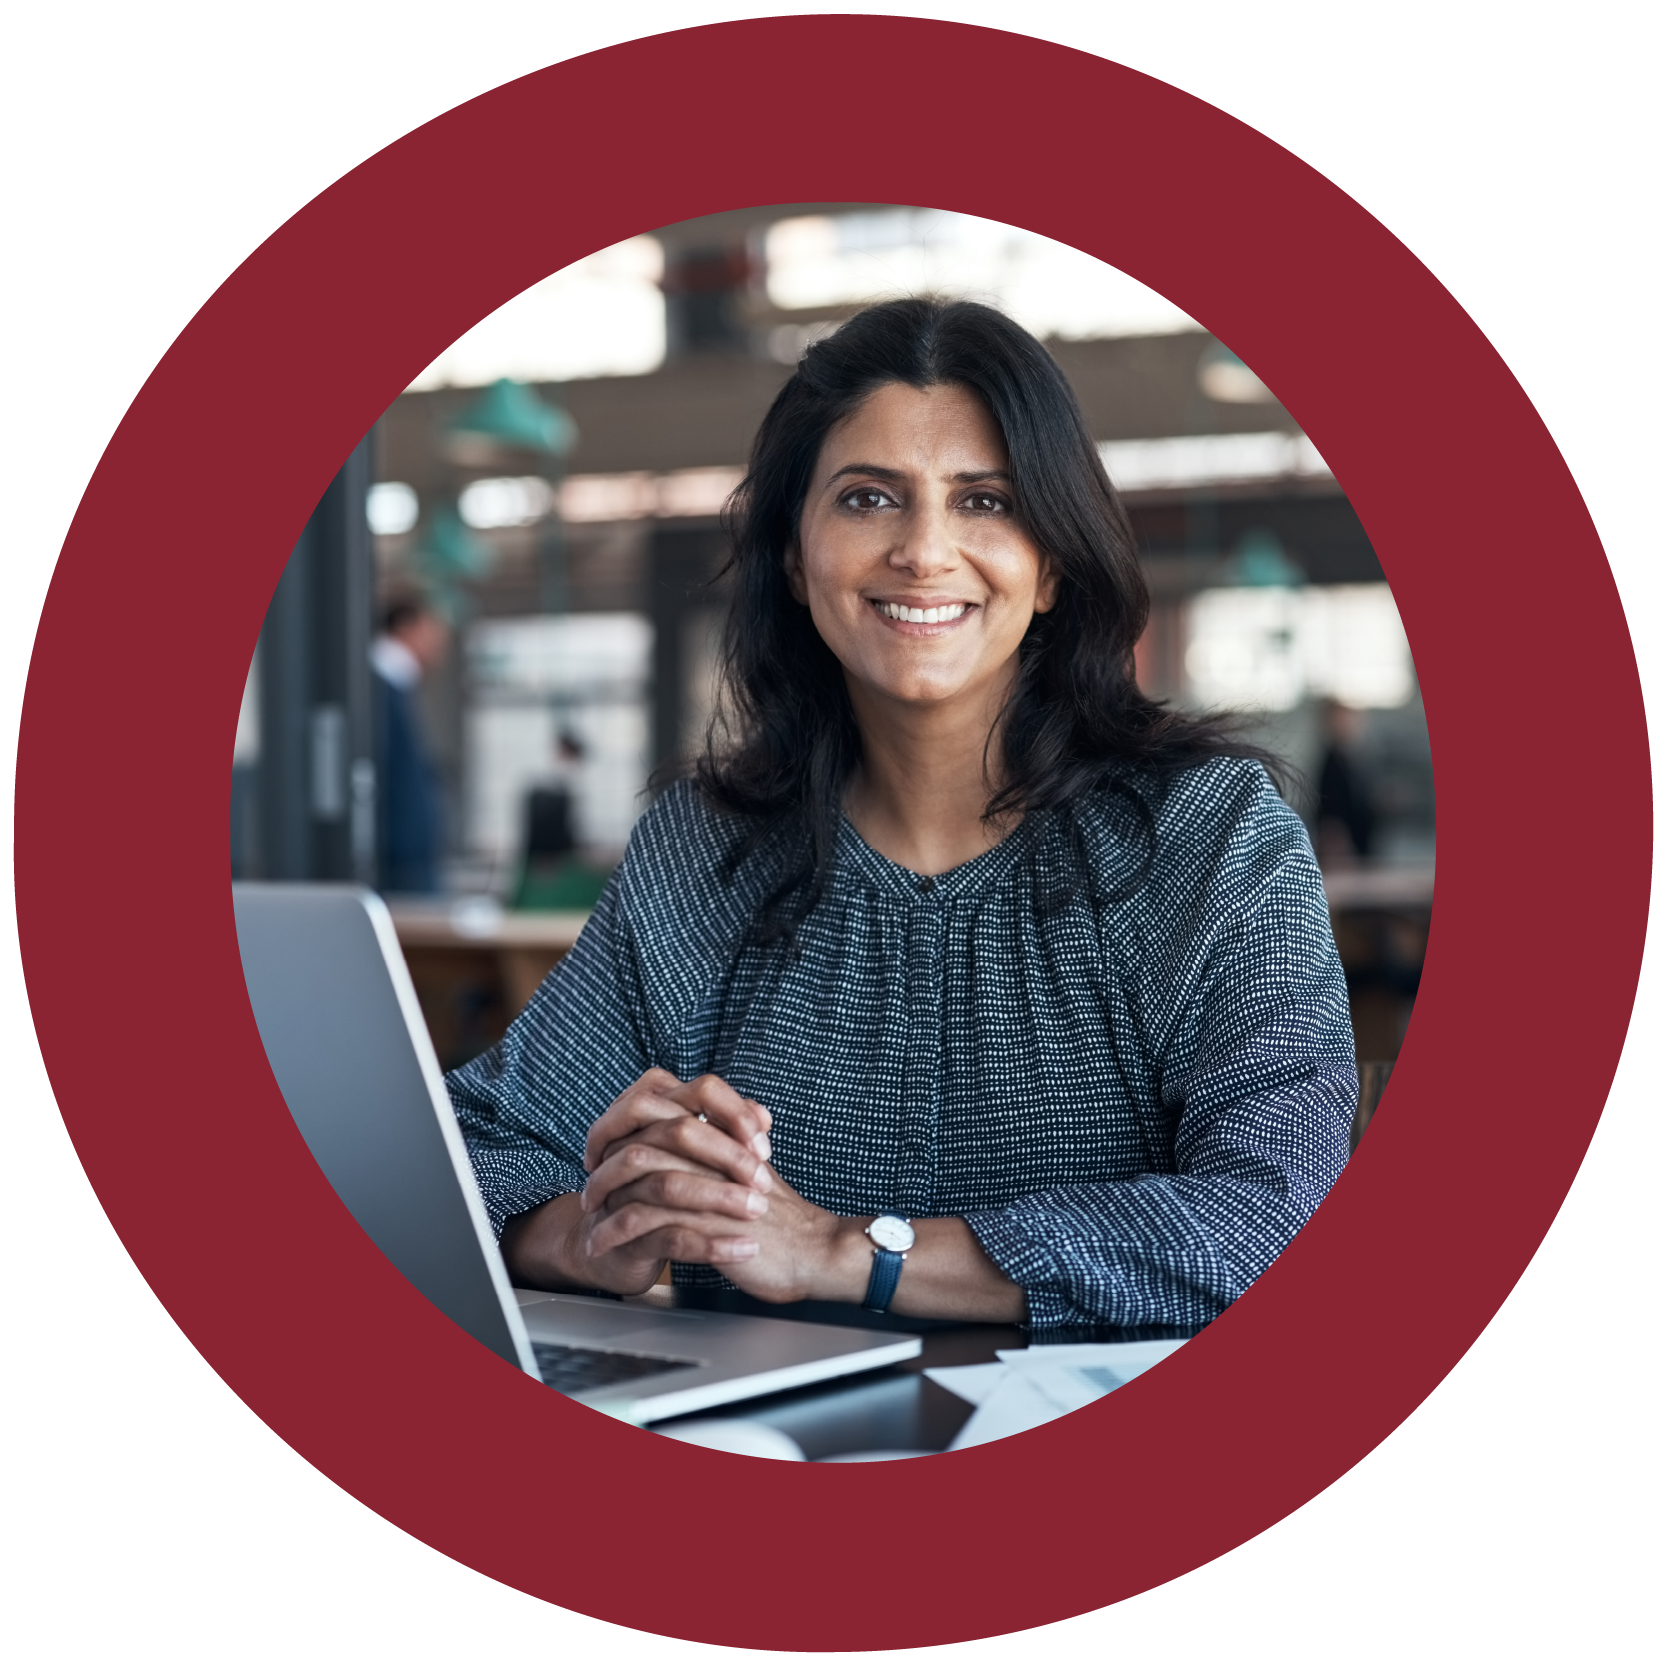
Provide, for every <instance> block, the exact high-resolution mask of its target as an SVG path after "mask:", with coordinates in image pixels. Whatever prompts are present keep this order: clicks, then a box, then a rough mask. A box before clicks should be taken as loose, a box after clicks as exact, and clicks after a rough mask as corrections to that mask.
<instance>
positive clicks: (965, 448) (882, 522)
mask: <svg viewBox="0 0 1667 1667" xmlns="http://www.w3.org/2000/svg"><path fill="white" fill-rule="evenodd" d="M787 573H788V581H789V583H790V585H791V586H792V590H793V594H794V595H795V596H796V597H797V598H798V599H799V601H800V602H803V603H805V604H806V605H807V606H808V607H809V608H810V612H811V617H812V619H814V620H815V622H816V629H817V630H818V631H819V632H820V633H821V635H822V640H823V641H824V642H825V643H827V645H828V647H829V648H831V649H832V650H833V652H834V654H835V655H836V656H837V658H838V659H839V662H840V664H841V665H843V666H844V668H845V672H846V676H847V679H848V680H849V681H850V682H851V683H852V685H853V687H852V694H853V696H854V697H860V694H861V693H862V692H868V693H872V694H875V695H879V696H881V697H887V698H889V699H891V700H893V701H904V702H909V703H911V704H918V705H933V704H941V703H945V702H954V701H957V700H959V699H974V700H979V702H980V705H981V706H982V705H985V704H987V703H988V700H989V699H990V698H991V697H994V699H995V700H996V701H997V702H999V700H1000V699H1001V698H1004V697H1005V694H1006V689H1007V685H1008V682H1009V680H1010V679H1011V677H1012V675H1013V670H1014V668H1015V666H1016V665H1017V656H1018V649H1019V643H1020V640H1021V639H1022V638H1023V636H1024V634H1025V631H1026V629H1027V627H1028V626H1029V624H1030V621H1031V616H1032V615H1033V614H1036V613H1044V612H1046V611H1047V610H1048V609H1049V608H1051V607H1052V606H1053V601H1054V593H1055V589H1056V586H1057V579H1056V576H1055V574H1054V571H1053V568H1052V565H1051V564H1050V563H1049V562H1048V561H1047V560H1045V559H1044V557H1043V556H1042V554H1041V553H1040V551H1038V550H1037V548H1036V546H1035V545H1034V544H1033V543H1032V542H1031V540H1030V538H1029V537H1028V536H1027V535H1026V533H1025V531H1024V529H1023V528H1022V527H1021V526H1020V525H1019V522H1018V520H1017V518H1016V516H1015V515H1014V511H1013V491H1012V482H1011V481H1010V480H1009V478H1008V474H1007V448H1006V446H1005V445H1004V444H1003V443H1002V438H1001V431H1000V429H998V428H997V427H996V423H995V419H994V418H993V417H992V416H991V415H990V413H989V411H988V410H986V409H985V406H984V404H983V402H982V401H981V400H980V399H979V398H978V396H977V395H976V394H974V393H972V392H971V391H970V390H969V389H966V388H963V387H959V386H955V385H946V386H938V387H931V388H911V387H909V386H908V385H907V384H904V383H888V384H887V385H886V386H885V387H883V388H880V389H878V390H877V391H876V392H875V393H873V394H871V395H870V396H869V397H868V399H866V400H865V401H864V402H863V403H862V404H861V405H860V406H859V407H858V408H857V409H856V410H855V411H854V412H853V413H852V414H851V415H850V416H849V417H847V418H846V419H845V421H844V422H842V423H840V424H839V425H838V426H837V427H835V428H833V429H832V430H830V431H829V434H828V437H827V439H826V440H825V441H824V442H823V445H822V452H821V455H820V456H819V457H818V458H817V461H816V468H815V471H814V473H813V474H812V476H811V482H810V490H809V492H808V494H807V495H806V498H805V506H804V512H803V514H802V515H801V516H800V520H799V538H798V544H797V546H796V548H794V549H792V550H790V551H789V552H788V555H787ZM923 616H924V617H923ZM980 697H983V698H982V699H980Z"/></svg>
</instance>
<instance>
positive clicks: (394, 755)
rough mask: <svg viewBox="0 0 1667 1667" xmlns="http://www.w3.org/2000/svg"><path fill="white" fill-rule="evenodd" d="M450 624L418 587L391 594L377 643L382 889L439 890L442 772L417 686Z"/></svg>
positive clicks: (442, 651)
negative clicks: (425, 728)
mask: <svg viewBox="0 0 1667 1667" xmlns="http://www.w3.org/2000/svg"><path fill="white" fill-rule="evenodd" d="M450 643H451V629H450V627H449V626H448V625H447V624H446V622H445V620H444V619H442V618H441V616H440V615H439V614H438V613H436V612H435V611H434V609H433V608H432V607H431V606H430V605H429V603H428V602H427V600H426V599H425V598H423V597H422V596H419V595H417V594H415V593H406V594H401V595H398V596H395V597H393V598H392V599H390V601H389V602H388V603H387V605H386V606H385V607H384V609H383V612H382V630H381V632H380V634H379V635H378V636H377V637H376V639H375V641H374V642H372V644H371V649H370V663H371V670H372V672H373V673H374V674H375V675H374V676H373V678H372V685H373V690H372V693H373V698H374V704H375V718H376V739H377V758H378V759H379V761H380V765H381V784H382V796H381V798H382V802H381V825H380V829H379V837H380V851H379V853H378V856H379V862H378V871H379V874H380V884H381V888H382V890H383V891H386V892H393V893H406V892H411V893H432V892H437V891H438V890H439V889H440V858H441V855H442V853H443V851H444V848H445V813H444V800H443V798H442V794H441V787H440V775H439V771H438V770H437V769H436V768H435V764H434V756H433V752H432V750H431V749H430V747H429V745H428V740H427V737H426V736H425V734H424V732H423V721H422V713H421V711H420V709H419V707H418V704H417V689H418V687H419V685H420V684H421V683H422V680H423V678H424V677H425V676H426V675H427V674H428V673H429V672H431V671H433V670H435V668H436V667H438V666H439V665H440V664H441V662H442V661H444V659H445V657H446V653H447V650H448V649H449V647H450Z"/></svg>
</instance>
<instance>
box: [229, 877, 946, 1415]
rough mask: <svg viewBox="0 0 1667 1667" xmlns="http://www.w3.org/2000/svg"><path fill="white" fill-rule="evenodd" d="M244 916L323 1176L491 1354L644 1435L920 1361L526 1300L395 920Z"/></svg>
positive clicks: (259, 902) (321, 901) (307, 902)
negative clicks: (695, 1415)
mask: <svg viewBox="0 0 1667 1667" xmlns="http://www.w3.org/2000/svg"><path fill="white" fill-rule="evenodd" d="M232 902H233V906H234V909H235V911H236V916H237V940H238V947H239V949H240V951H241V953H242V957H243V972H244V977H245V979H246V981H247V983H248V986H249V1001H250V1005H251V1006H252V1007H253V1009H254V1014H255V1022H256V1024H257V1025H258V1026H259V1027H260V1036H261V1041H262V1042H263V1043H264V1044H265V1047H266V1056H267V1058H268V1059H269V1060H270V1061H271V1064H272V1073H273V1075H274V1076H275V1077H276V1078H277V1081H278V1087H279V1088H280V1089H281V1090H282V1092H283V1096H284V1099H285V1101H286V1103H287V1104H288V1106H289V1110H290V1115H291V1116H293V1117H294V1119H295V1122H296V1126H297V1127H298V1128H299V1129H300V1131H301V1134H302V1137H303V1138H304V1139H305V1140H306V1142H307V1145H308V1147H309V1148H310V1149H311V1151H312V1154H313V1157H314V1158H315V1159H317V1161H318V1166H319V1168H320V1169H322V1170H323V1171H324V1174H325V1176H326V1178H327V1179H328V1180H329V1182H330V1184H331V1186H333V1187H334V1188H335V1189H336V1192H337V1193H338V1194H339V1195H340V1197H341V1200H342V1202H343V1203H344V1204H346V1206H347V1208H348V1209H349V1210H350V1211H351V1212H352V1214H353V1216H354V1218H355V1220H357V1221H358V1223H359V1225H360V1226H361V1227H362V1228H364V1230H365V1232H366V1233H368V1234H369V1235H370V1237H371V1239H372V1240H373V1241H374V1242H375V1244H376V1246H377V1248H378V1249H379V1250H380V1251H381V1252H382V1253H383V1255H385V1256H386V1257H387V1258H388V1260H389V1261H390V1262H392V1263H393V1264H394V1266H395V1267H396V1268H398V1269H399V1271H400V1272H401V1273H402V1274H404V1275H405V1277H406V1278H407V1279H409V1280H410V1281H411V1283H412V1284H413V1285H415V1286H416V1287H417V1289H418V1290H419V1291H421V1292H422V1294H423V1295H424V1296H425V1297H427V1298H428V1300H429V1301H430V1302H432V1303H433V1304H434V1306H435V1307H436V1308H438V1309H439V1310H440V1311H441V1312H442V1313H443V1314H445V1315H447V1317H448V1318H450V1319H452V1320H454V1321H455V1322H456V1323H457V1324H458V1325H460V1326H461V1327H462V1328H463V1329H464V1330H465V1331H467V1332H468V1333H469V1334H470V1336H472V1337H474V1338H475V1339H476V1341H477V1342H480V1343H482V1344H484V1345H485V1346H486V1347H487V1348H489V1349H491V1350H492V1351H493V1352H494V1353H495V1354H498V1355H500V1356H502V1358H503V1359H505V1360H507V1361H509V1362H510V1363H511V1364H512V1365H516V1366H519V1367H520V1368H521V1369H522V1370H523V1371H525V1372H528V1373H530V1374H531V1375H532V1376H534V1377H536V1378H539V1379H541V1380H542V1381H543V1382H544V1383H546V1384H548V1385H549V1386H550V1387H551V1388H553V1389H559V1390H560V1391H561V1392H562V1393H563V1394H566V1395H570V1396H572V1397H573V1398H574V1399H575V1400H577V1401H582V1402H584V1403H585V1404H586V1405H587V1406H591V1407H594V1408H595V1409H596V1410H598V1411H599V1412H605V1413H608V1414H610V1415H612V1416H613V1417H616V1418H621V1419H625V1420H627V1421H628V1422H631V1423H634V1424H647V1423H651V1422H654V1421H655V1420H658V1419H662V1418H672V1417H677V1416H680V1415H682V1414H684V1413H690V1412H700V1411H703V1410H705V1409H706V1408H709V1407H714V1406H720V1405H723V1404H725V1403H727V1402H731V1401H739V1400H745V1399H749V1398H751V1397H752V1396H755V1395H768V1394H774V1393H776V1392H778V1391H780V1390H784V1389H796V1388H798V1387H800V1386H801V1385H804V1384H809V1383H817V1382H820V1381H822V1380H824V1379H828V1378H836V1377H843V1376H845V1375H847V1374H849V1373H853V1372H866V1371H870V1370H872V1369H874V1368H875V1367H879V1366H889V1365H893V1364H895V1363H896V1362H898V1361H901V1360H908V1359H911V1358H913V1357H914V1356H915V1355H918V1354H919V1353H920V1339H919V1338H918V1337H913V1336H908V1335H904V1334H901V1333H898V1332H886V1331H869V1330H864V1329H861V1328H858V1327H847V1326H829V1325H812V1324H808V1323H806V1322H803V1321H799V1320H786V1319H779V1320H778V1319H769V1318H763V1317H760V1316H755V1315H750V1314H719V1313H701V1312H698V1311H691V1310H679V1309H675V1308H669V1307H666V1306H663V1305H660V1304H658V1303H656V1301H655V1300H654V1299H652V1298H648V1297H642V1298H627V1299H624V1300H615V1299H610V1298H606V1297H584V1296H565V1295H555V1294H552V1293H550V1292H547V1291H521V1290H515V1289H513V1288H512V1287H511V1285H510V1281H509V1275H508V1272H507V1271H506V1269H505V1267H504V1263H503V1259H502V1258H501V1257H500V1255H499V1254H498V1246H497V1242H496V1240H495V1239H494V1238H493V1235H492V1229H491V1226H490V1224H489V1223H488V1220H487V1216H486V1208H485V1205H484V1204H483V1203H482V1201H481V1196H480V1192H479V1189H478V1188H477V1187H476V1184H475V1177H474V1171H473V1169H472V1168H471V1166H470V1163H469V1155H468V1152H467V1150H466V1149H465V1147H464V1144H463V1135H462V1132H461V1130H460V1129H459V1128H458V1126H457V1120H456V1118H455V1117H454V1116H453V1114H452V1108H451V1102H450V1100H449V1099H448V1098H447V1095H446V1089H445V1083H444V1082H443V1080H442V1078H441V1073H440V1063H439V1060H438V1059H437V1058H436V1057H435V1053H434V1048H433V1044H432V1043H431V1042H430V1040H429V1036H428V1030H427V1027H426V1026H425V1025H424V1023H423V1017H422V1010H421V1008H420V1007H419V1006H418V1005H417V993H416V991H415V990H414V989H413V988H412V984H411V977H410V974H409V972H408V971H407V970H406V966H405V958H404V956H403V955H402V954H401V952H400V947H399V941H398V939H397V938H396V937H395V935H394V923H393V920H392V918H391V917H390V916H389V914H388V910H387V907H386V905H385V904H384V903H383V902H382V900H381V899H380V898H379V897H377V896H376V895H375V894H374V893H372V892H369V891H366V890H363V889H362V888H360V887H357V886H332V885H299V884H296V885H290V884H255V883H243V884H237V885H234V886H233V887H232ZM598 1109H600V1108H598Z"/></svg>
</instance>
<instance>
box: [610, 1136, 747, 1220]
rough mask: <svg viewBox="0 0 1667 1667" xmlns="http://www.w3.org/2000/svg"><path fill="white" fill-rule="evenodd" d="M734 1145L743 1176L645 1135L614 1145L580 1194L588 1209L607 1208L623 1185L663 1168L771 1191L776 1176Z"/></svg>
mask: <svg viewBox="0 0 1667 1667" xmlns="http://www.w3.org/2000/svg"><path fill="white" fill-rule="evenodd" d="M719 1138H720V1139H721V1138H723V1137H722V1136H720V1137H719ZM730 1146H731V1147H732V1148H733V1151H734V1153H735V1154H736V1155H737V1157H738V1158H739V1160H740V1165H739V1167H740V1169H741V1171H742V1173H741V1174H739V1175H732V1174H730V1173H728V1172H725V1171H724V1170H722V1169H720V1168H719V1167H717V1166H716V1165H714V1164H708V1163H703V1162H701V1161H700V1160H699V1159H698V1158H696V1157H692V1156H689V1155H687V1154H685V1153H683V1152H680V1151H674V1150H671V1149H669V1148H667V1147H666V1146H663V1145H660V1144H657V1143H656V1142H654V1141H651V1140H649V1139H647V1138H645V1137H643V1136H638V1137H637V1138H636V1139H634V1140H627V1141H622V1142H621V1143H620V1144H619V1145H617V1146H615V1147H613V1148H611V1149H610V1150H609V1152H608V1153H607V1155H606V1156H605V1157H604V1158H603V1160H602V1162H601V1163H600V1164H599V1165H598V1166H597V1167H596V1168H595V1169H594V1170H593V1171H592V1172H591V1175H590V1178H589V1179H588V1180H587V1181H586V1182H585V1187H584V1191H583V1192H582V1193H581V1194H580V1195H579V1196H580V1200H581V1203H582V1204H583V1207H584V1208H585V1209H586V1210H587V1211H592V1210H600V1209H603V1208H604V1207H605V1206H606V1205H607V1202H608V1200H609V1198H610V1197H611V1196H612V1195H613V1194H614V1193H615V1192H616V1191H618V1190H619V1188H621V1187H626V1186H630V1185H631V1184H632V1183H633V1182H635V1181H639V1180H641V1179H643V1178H644V1177H645V1176H647V1175H651V1174H654V1173H656V1172H658V1171H661V1170H666V1171H676V1172H678V1173H681V1174H687V1175H698V1176H704V1177H706V1178H707V1179H709V1180H711V1181H713V1182H715V1183H717V1184H718V1185H721V1186H728V1185H730V1184H732V1183H733V1184H734V1185H736V1186H738V1187H741V1188H745V1189H747V1190H749V1191H751V1192H752V1193H753V1194H754V1195H755V1196H760V1195H762V1194H763V1193H764V1192H766V1191H768V1190H769V1188H770V1186H771V1184H772V1178H771V1176H770V1175H769V1174H768V1173H767V1172H764V1165H763V1164H761V1163H759V1162H758V1161H757V1160H756V1159H755V1158H753V1157H752V1156H751V1155H750V1154H748V1153H745V1152H742V1151H741V1149H740V1148H739V1147H737V1146H734V1143H733V1142H730ZM759 1180H762V1181H763V1183H764V1184H763V1185H762V1186H760V1185H758V1184H757V1182H758V1181H759Z"/></svg>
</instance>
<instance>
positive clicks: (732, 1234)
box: [503, 1070, 773, 1296]
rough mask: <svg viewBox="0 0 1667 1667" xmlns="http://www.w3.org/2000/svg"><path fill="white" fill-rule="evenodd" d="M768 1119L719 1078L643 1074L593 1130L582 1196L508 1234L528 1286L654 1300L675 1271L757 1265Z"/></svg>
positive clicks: (511, 1227)
mask: <svg viewBox="0 0 1667 1667" xmlns="http://www.w3.org/2000/svg"><path fill="white" fill-rule="evenodd" d="M769 1125H770V1114H769V1112H768V1111H766V1110H765V1109H764V1107H763V1106H761V1105H759V1104H758V1103H757V1102H756V1101H754V1100H748V1099H746V1098H744V1097H743V1096H742V1095H740V1094H737V1093H736V1092H735V1090H734V1089H733V1088H731V1087H730V1086H729V1085H728V1084H727V1083H726V1082H724V1081H723V1080H722V1079H721V1078H719V1077H715V1076H704V1077H698V1078H696V1079H695V1080H694V1081H693V1082H689V1083H685V1082H681V1081H679V1079H678V1078H676V1077H675V1076H673V1075H672V1074H671V1072H669V1071H660V1070H653V1071H648V1072H645V1073H644V1075H643V1076H641V1077H639V1078H638V1079H637V1081H636V1082H634V1083H633V1084H632V1085H631V1086H630V1087H629V1088H628V1089H626V1091H625V1092H624V1093H623V1094H621V1095H620V1096H619V1098H618V1099H616V1100H615V1101H614V1102H613V1104H612V1105H611V1106H609V1107H608V1109H607V1110H606V1111H605V1112H604V1113H603V1114H602V1116H601V1117H599V1118H598V1119H597V1120H596V1122H595V1123H594V1124H593V1125H592V1126H591V1129H590V1134H589V1137H588V1138H587V1140H586V1143H585V1167H586V1168H587V1169H588V1170H589V1171H590V1172H591V1173H590V1179H589V1181H588V1182H587V1183H586V1186H585V1190H584V1191H583V1192H582V1193H570V1194H566V1195H564V1196H562V1197H559V1198H553V1199H551V1200H550V1202H549V1203H547V1204H544V1205H542V1206H540V1207H539V1208H538V1209H536V1210H531V1211H529V1212H528V1213H527V1214H526V1215H524V1216H519V1217H517V1218H515V1219H514V1220H512V1221H511V1222H509V1223H508V1224H507V1225H506V1227H505V1229H504V1236H503V1252H504V1259H505V1261H506V1262H507V1264H508V1266H509V1270H510V1274H511V1276H512V1277H513V1278H514V1279H515V1280H516V1281H517V1282H518V1283H520V1284H526V1285H533V1286H537V1287H543V1288H554V1289H561V1288H563V1287H568V1288H572V1287H579V1288H582V1289H590V1290H604V1291H616V1292H618V1293H619V1294H620V1295H622V1296H631V1295H636V1294H638V1293H640V1292H642V1291H646V1290H647V1289H648V1288H649V1286H650V1285H652V1284H653V1283H654V1281H655V1280H656V1279H657V1278H658V1277H659V1275H660V1270H661V1268H663V1267H664V1266H665V1264H666V1263H667V1262H668V1261H676V1262H700V1263H706V1264H708V1265H710V1266H713V1267H723V1266H725V1265H733V1264H735V1263H739V1262H744V1261H747V1260H748V1259H750V1258H751V1257H753V1256H756V1255H757V1253H758V1243H757V1240H756V1238H754V1237H753V1236H751V1235H750V1234H748V1233H747V1231H746V1229H747V1227H748V1226H749V1225H750V1224H751V1223H752V1222H754V1221H756V1220H757V1219H758V1217H760V1216H761V1215H763V1214H764V1212H765V1210H766V1209H767V1208H768V1200H767V1194H768V1192H769V1190H770V1188H771V1186H772V1185H773V1181H772V1178H771V1175H770V1169H769V1165H768V1163H767V1162H765V1158H767V1156H768V1154H769V1134H768V1130H769Z"/></svg>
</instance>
